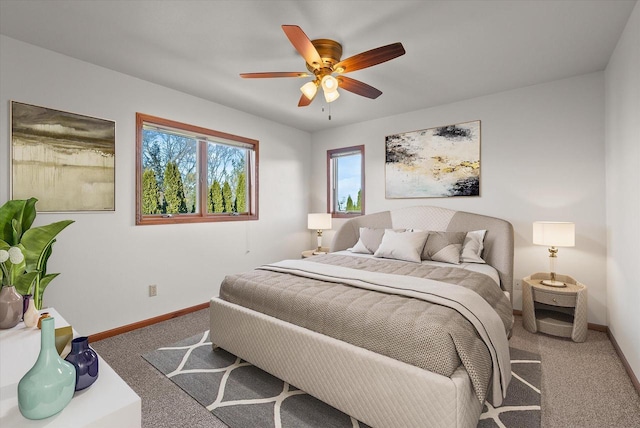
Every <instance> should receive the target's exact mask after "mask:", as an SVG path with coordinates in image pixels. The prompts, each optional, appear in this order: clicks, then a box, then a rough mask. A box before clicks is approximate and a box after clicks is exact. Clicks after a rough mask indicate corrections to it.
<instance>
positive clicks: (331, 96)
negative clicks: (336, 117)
mask: <svg viewBox="0 0 640 428" xmlns="http://www.w3.org/2000/svg"><path fill="white" fill-rule="evenodd" d="M339 96H340V93H339V92H338V91H335V92H325V93H324V99H325V101H326V102H328V103H332V102H334V101H335V100H337V99H338V97H339Z"/></svg>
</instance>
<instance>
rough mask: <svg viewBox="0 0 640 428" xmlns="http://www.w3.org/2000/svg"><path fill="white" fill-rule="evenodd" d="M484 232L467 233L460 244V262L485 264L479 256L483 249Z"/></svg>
mask: <svg viewBox="0 0 640 428" xmlns="http://www.w3.org/2000/svg"><path fill="white" fill-rule="evenodd" d="M486 233H487V231H486V230H474V231H472V232H467V236H465V238H464V243H463V244H462V252H461V254H460V262H462V263H486V262H485V261H484V260H483V259H482V257H481V255H482V250H483V249H484V235H485V234H486Z"/></svg>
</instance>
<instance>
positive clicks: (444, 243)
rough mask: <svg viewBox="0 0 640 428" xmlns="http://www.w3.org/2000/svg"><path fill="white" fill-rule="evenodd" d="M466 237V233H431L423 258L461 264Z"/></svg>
mask: <svg viewBox="0 0 640 428" xmlns="http://www.w3.org/2000/svg"><path fill="white" fill-rule="evenodd" d="M466 235H467V234H466V233H465V232H429V237H428V238H427V243H426V245H425V246H424V250H423V251H422V258H423V259H424V260H433V261H436V262H445V263H453V264H456V265H458V264H460V251H461V250H462V243H463V242H464V238H465V236H466Z"/></svg>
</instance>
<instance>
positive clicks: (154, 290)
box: [149, 284, 158, 297]
mask: <svg viewBox="0 0 640 428" xmlns="http://www.w3.org/2000/svg"><path fill="white" fill-rule="evenodd" d="M157 295H158V286H157V285H155V284H153V285H150V286H149V297H153V296H157Z"/></svg>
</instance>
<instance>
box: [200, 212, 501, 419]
mask: <svg viewBox="0 0 640 428" xmlns="http://www.w3.org/2000/svg"><path fill="white" fill-rule="evenodd" d="M423 237H424V241H422V238H423ZM421 242H422V246H423V247H420V249H419V251H418V257H419V259H418V260H415V257H416V254H415V251H414V249H417V248H418V247H419V245H420V243H421ZM425 243H426V245H425ZM372 247H375V248H372ZM428 249H429V251H427V250H428ZM452 249H453V250H452ZM454 250H455V251H454ZM456 251H457V256H458V257H460V260H458V263H456V262H455V260H452V259H451V257H453V259H455V257H456V254H455V253H456ZM368 252H369V253H374V254H375V255H374V254H367V253H368ZM463 254H466V257H462V256H461V255H463ZM425 258H427V259H429V260H427V261H423V259H425ZM474 258H475V259H474ZM512 284H513V227H512V225H511V224H510V223H509V222H507V221H505V220H501V219H498V218H494V217H489V216H484V215H479V214H473V213H468V212H463V211H455V210H450V209H445V208H440V207H431V206H418V207H409V208H402V209H397V210H392V211H385V212H380V213H375V214H369V215H364V216H360V217H356V218H353V219H350V220H348V221H346V222H345V223H344V224H343V225H342V227H340V228H339V230H338V231H337V232H336V235H335V236H334V239H333V241H332V243H331V247H330V253H329V254H327V255H318V256H314V257H312V258H309V259H305V260H288V261H281V262H278V263H273V264H269V265H265V266H261V267H259V268H258V269H255V270H253V271H250V272H245V273H242V274H237V275H229V276H227V277H226V278H225V280H224V281H223V284H222V286H221V291H220V295H219V296H218V297H214V298H212V299H211V304H210V318H211V329H210V336H211V341H212V343H213V346H214V348H216V347H220V348H223V349H225V350H227V351H229V352H231V353H233V354H235V355H237V356H239V357H240V358H243V359H245V360H247V361H249V362H250V363H252V364H254V365H256V366H257V367H260V368H261V369H263V370H265V371H267V372H269V373H271V374H273V375H274V376H277V377H279V378H280V379H283V380H284V381H286V382H288V383H290V384H292V385H294V386H296V387H298V388H300V389H303V390H305V391H306V392H308V393H309V394H311V395H313V396H315V397H316V398H318V399H320V400H322V401H324V402H326V403H328V404H330V405H331V406H333V407H335V408H337V409H339V410H341V411H343V412H345V413H347V414H349V415H351V416H353V417H354V418H357V419H359V420H361V421H363V422H364V423H366V424H368V425H371V426H373V427H426V426H429V427H475V426H476V425H477V422H478V418H479V416H480V413H481V411H482V407H483V403H484V399H485V398H486V399H487V400H488V401H490V402H492V404H494V405H495V406H498V405H500V404H501V402H502V398H503V397H504V394H505V391H506V388H507V386H508V383H509V381H510V376H511V370H510V366H509V354H508V342H507V340H508V336H509V335H510V331H511V327H512V325H513V315H512V307H511V303H512ZM480 296H482V297H480ZM476 312H477V313H476ZM436 321H437V322H436ZM440 323H441V324H442V325H440ZM449 348H451V349H455V353H456V355H451V354H450V350H449ZM445 351H446V352H445Z"/></svg>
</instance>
